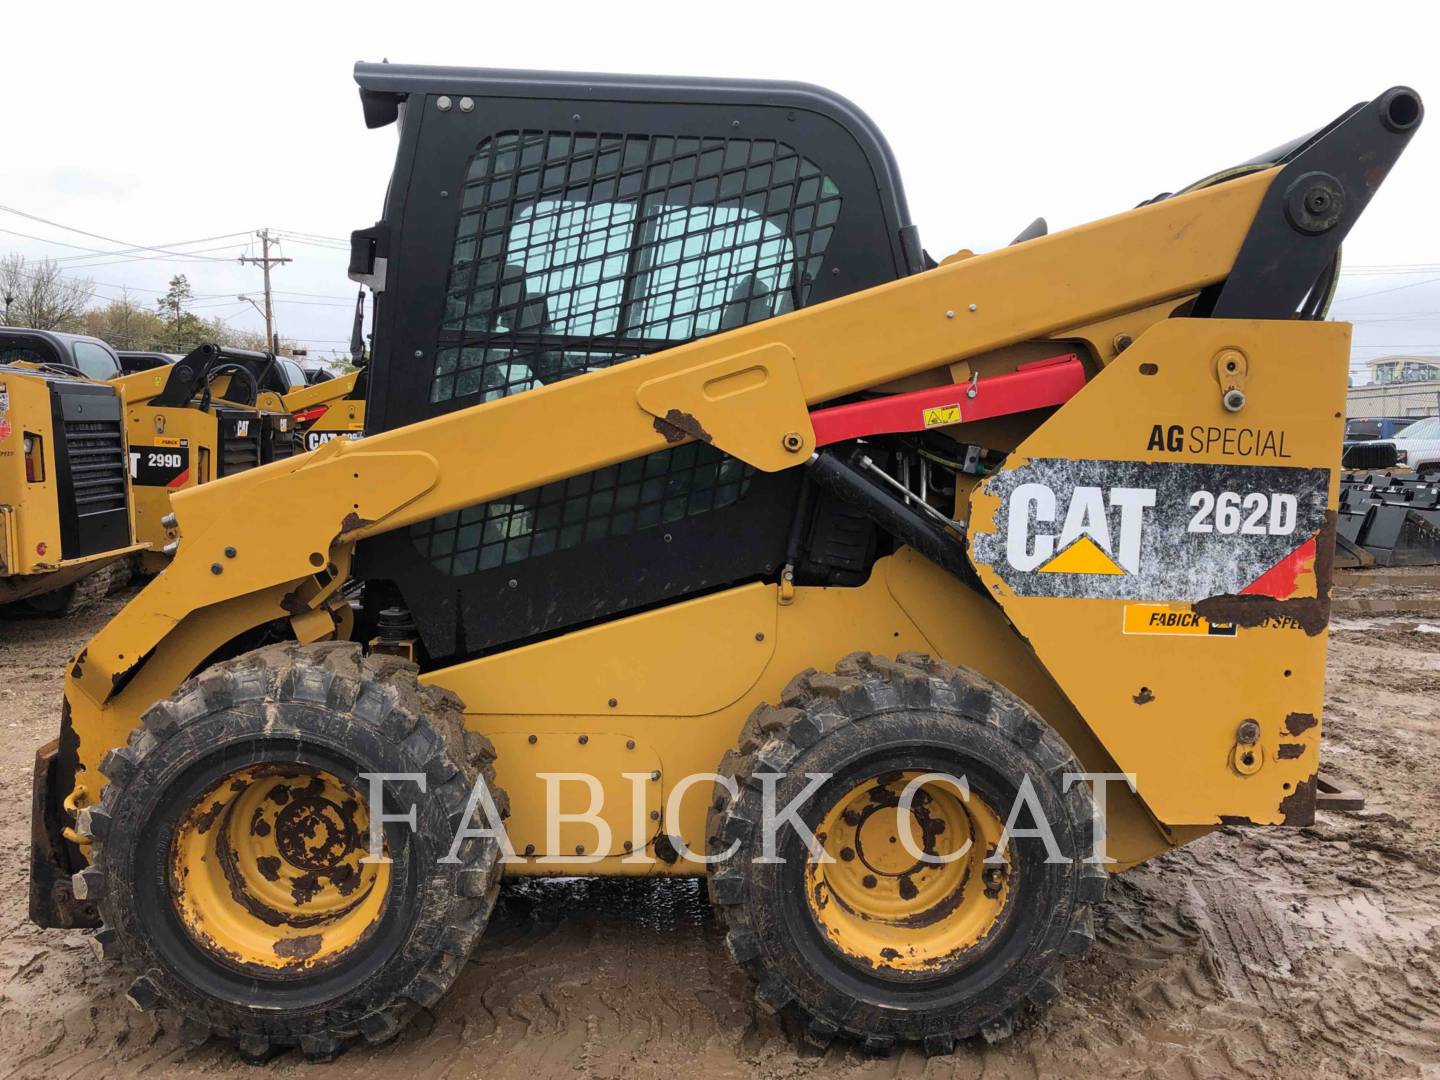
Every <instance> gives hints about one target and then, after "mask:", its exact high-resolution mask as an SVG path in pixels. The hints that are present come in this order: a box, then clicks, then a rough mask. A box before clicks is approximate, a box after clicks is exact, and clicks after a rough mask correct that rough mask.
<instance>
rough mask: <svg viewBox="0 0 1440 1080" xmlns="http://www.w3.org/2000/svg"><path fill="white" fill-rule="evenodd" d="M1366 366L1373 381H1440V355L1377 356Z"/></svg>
mask: <svg viewBox="0 0 1440 1080" xmlns="http://www.w3.org/2000/svg"><path fill="white" fill-rule="evenodd" d="M1365 366H1366V367H1368V368H1369V369H1370V381H1371V382H1372V383H1415V382H1437V381H1440V356H1377V357H1376V358H1375V359H1374V360H1371V361H1369V362H1368V363H1367V364H1366V365H1365Z"/></svg>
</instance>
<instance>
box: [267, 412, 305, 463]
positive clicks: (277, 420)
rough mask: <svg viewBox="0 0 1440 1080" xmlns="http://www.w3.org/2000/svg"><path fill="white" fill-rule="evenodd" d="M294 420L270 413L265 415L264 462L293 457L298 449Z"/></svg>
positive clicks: (297, 435) (297, 436)
mask: <svg viewBox="0 0 1440 1080" xmlns="http://www.w3.org/2000/svg"><path fill="white" fill-rule="evenodd" d="M294 424H295V422H294V421H293V420H291V419H290V417H288V416H278V415H276V414H275V413H270V414H268V415H266V417H265V462H266V464H269V463H270V462H272V461H284V460H285V459H286V458H290V457H294V456H295V453H296V451H297V450H299V449H300V447H299V445H298V440H299V438H300V436H299V434H298V433H297V432H296V431H295V429H294Z"/></svg>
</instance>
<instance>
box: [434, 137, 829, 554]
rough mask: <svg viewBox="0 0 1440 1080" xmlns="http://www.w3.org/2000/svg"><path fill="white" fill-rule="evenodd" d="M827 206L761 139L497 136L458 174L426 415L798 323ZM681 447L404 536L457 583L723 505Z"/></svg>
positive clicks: (714, 477)
mask: <svg viewBox="0 0 1440 1080" xmlns="http://www.w3.org/2000/svg"><path fill="white" fill-rule="evenodd" d="M839 214H840V192H839V190H838V189H837V188H836V186H835V184H834V183H833V182H832V181H831V180H830V179H829V178H828V177H826V176H824V175H823V174H822V173H821V172H820V170H819V169H818V168H817V167H816V166H815V165H814V164H813V163H812V162H810V161H809V160H807V159H806V158H804V157H801V156H800V155H799V154H797V153H796V152H795V151H794V150H793V149H792V148H790V147H789V146H786V145H785V144H784V143H780V142H776V141H774V140H766V139H720V138H716V139H708V138H705V139H702V138H681V137H671V136H637V135H627V136H621V135H604V134H574V133H571V132H547V131H510V132H504V133H501V134H499V135H495V136H493V137H491V138H487V139H485V140H484V141H483V142H481V143H480V145H479V146H478V147H477V148H476V150H475V153H474V155H473V156H472V157H471V159H470V161H469V162H468V164H467V168H466V176H465V183H464V191H463V197H462V201H461V214H460V222H459V225H458V227H457V230H456V236H455V246H454V251H453V254H452V258H451V264H450V275H449V281H448V284H447V290H446V300H445V312H444V317H443V322H442V325H441V328H440V334H439V343H438V347H437V349H436V353H435V369H434V373H433V378H432V381H431V384H430V399H431V401H432V402H435V403H440V402H448V401H452V400H455V399H457V398H466V397H472V396H476V395H479V396H480V399H481V400H485V401H489V400H493V399H495V398H498V397H503V396H505V395H507V394H512V393H519V392H521V391H524V390H529V389H531V388H533V387H536V386H539V385H541V384H543V383H548V382H553V381H555V380H558V379H563V378H567V377H569V376H572V375H578V374H581V373H583V372H585V371H590V370H594V369H596V368H603V367H608V366H610V365H611V364H614V363H619V362H622V361H624V360H628V359H632V358H634V357H636V356H640V355H643V354H645V353H650V352H656V351H658V350H660V349H665V348H668V347H670V346H672V345H675V344H678V343H680V342H683V341H690V340H693V339H695V338H698V337H703V336H705V335H707V334H713V333H718V332H720V331H722V330H729V329H732V328H734V327H737V326H742V325H745V324H746V323H751V322H757V321H759V320H761V319H767V318H769V317H771V316H772V315H779V314H782V313H784V312H787V311H791V310H793V309H795V308H797V307H801V306H803V305H804V304H805V302H806V300H807V299H808V295H809V290H810V286H811V283H812V282H813V281H814V280H815V278H816V277H818V276H819V274H820V270H821V265H822V262H823V257H824V252H825V248H826V246H827V244H828V243H829V241H830V238H831V235H832V234H833V232H834V227H835V223H836V221H837V220H838V218H839ZM751 475H752V470H750V469H749V468H748V467H747V466H745V465H743V464H742V463H740V462H738V461H735V460H734V459H732V458H728V457H726V456H725V455H723V454H721V453H720V452H719V451H716V450H714V449H713V448H711V447H708V446H698V445H690V446H684V447H678V448H675V449H671V450H664V451H660V452H658V453H655V454H651V455H649V456H648V457H645V458H640V459H637V460H634V461H629V462H626V463H624V464H622V465H619V466H615V467H613V468H611V469H602V470H600V471H599V472H597V473H594V474H590V475H587V476H580V477H574V478H572V479H570V480H568V481H565V482H563V483H560V484H552V485H550V486H548V487H545V488H542V489H538V490H534V491H528V492H524V493H521V494H518V495H514V496H511V497H510V498H509V499H507V500H505V501H503V502H494V503H490V504H488V505H482V506H475V507H471V508H469V509H467V510H463V511H460V512H458V513H455V514H447V515H444V516H442V517H439V518H436V519H434V520H432V521H428V522H423V523H421V524H419V525H416V526H414V527H413V528H412V530H411V535H412V538H413V540H414V543H415V545H416V547H417V549H418V550H419V551H420V553H421V554H422V555H423V556H425V557H426V558H428V559H429V560H431V562H432V563H433V565H434V566H435V567H436V568H437V569H439V570H441V571H443V572H445V573H449V574H456V575H459V574H468V573H473V572H476V571H479V570H488V569H492V568H494V567H496V566H500V565H503V564H507V563H513V562H516V561H519V560H521V559H525V558H529V557H530V556H533V555H543V554H548V553H550V552H552V551H560V550H565V549H567V548H571V547H574V546H576V545H578V544H580V543H583V542H585V541H588V540H599V539H603V538H607V537H611V536H624V535H627V534H629V533H631V532H633V531H635V530H637V529H644V528H649V527H652V526H656V525H660V524H663V523H665V522H673V521H676V520H679V519H680V518H683V517H689V516H693V515H696V514H702V513H705V512H707V511H709V510H712V509H717V508H719V507H723V506H726V505H729V504H731V503H733V502H735V501H736V500H737V499H739V498H740V497H741V496H743V494H744V493H745V491H746V490H747V488H748V486H749V477H750V476H751Z"/></svg>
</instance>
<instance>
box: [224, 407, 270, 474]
mask: <svg viewBox="0 0 1440 1080" xmlns="http://www.w3.org/2000/svg"><path fill="white" fill-rule="evenodd" d="M217 419H218V420H219V426H220V469H219V475H221V476H234V475H235V474H236V473H242V472H245V471H246V470H247V469H253V468H255V467H257V466H258V465H259V464H260V447H261V440H262V436H263V434H264V431H265V425H264V422H263V421H262V420H261V418H260V416H259V415H258V414H256V413H241V414H240V415H239V416H237V415H236V414H235V413H233V412H230V413H228V414H227V413H221V414H219V416H218V417H217Z"/></svg>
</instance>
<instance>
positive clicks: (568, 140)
mask: <svg viewBox="0 0 1440 1080" xmlns="http://www.w3.org/2000/svg"><path fill="white" fill-rule="evenodd" d="M357 79H358V81H359V83H360V87H361V100H362V103H363V106H364V113H365V119H366V122H367V124H368V125H369V126H371V127H379V126H383V125H386V124H389V123H392V122H395V121H396V120H397V119H399V120H401V121H402V122H401V124H400V128H399V150H398V154H397V158H396V166H395V172H394V175H393V177H392V180H391V183H390V187H389V192H388V195H387V197H386V201H385V206H384V213H383V217H382V218H381V220H380V222H379V223H378V224H377V225H376V226H374V227H373V228H370V229H365V230H362V231H360V232H358V233H356V234H355V236H354V239H353V250H352V255H351V263H352V265H351V272H352V276H354V277H355V278H357V279H359V280H362V281H363V282H365V283H368V284H369V285H370V286H371V287H372V288H373V289H374V291H375V292H376V295H377V316H376V325H375V336H374V356H373V360H372V362H371V366H370V368H369V376H368V377H369V394H368V401H367V413H366V437H365V438H364V439H363V440H360V441H351V440H343V439H341V440H335V441H332V442H329V443H327V444H326V445H324V446H322V447H320V448H319V449H317V450H315V451H313V452H311V453H308V454H301V455H298V456H296V457H295V458H293V459H291V460H288V461H282V462H277V463H275V464H272V465H269V466H266V467H263V468H259V469H255V470H252V471H250V472H248V473H245V474H243V475H240V476H236V477H232V478H225V479H220V480H218V481H216V482H214V483H211V484H207V485H204V486H202V487H198V488H194V489H190V490H186V491H181V492H177V493H176V494H175V496H174V500H173V507H174V513H175V515H176V517H177V519H178V523H177V528H178V531H179V535H180V542H179V548H178V551H177V553H176V555H175V558H174V560H173V561H172V563H171V564H170V565H169V567H167V568H166V569H165V570H164V572H163V573H161V574H160V575H159V576H158V577H157V578H156V579H155V580H154V581H153V582H151V583H150V584H149V585H148V586H147V587H146V588H145V589H144V591H143V592H141V593H140V594H139V595H138V596H137V597H136V598H135V599H134V600H132V601H131V602H130V604H129V605H128V606H127V607H125V608H124V610H122V611H121V612H120V613H119V614H118V615H116V616H115V618H114V619H113V620H112V621H111V622H110V623H109V624H108V625H107V626H106V627H105V628H104V629H103V630H102V631H100V633H99V634H97V635H96V637H95V638H94V639H93V640H92V641H91V642H90V643H89V644H88V645H86V646H85V648H83V649H82V650H81V651H80V652H79V654H78V655H77V656H76V657H75V658H74V661H73V663H72V665H71V667H70V669H69V671H68V674H67V679H66V685H65V708H64V715H63V717H62V720H61V733H60V738H59V741H58V748H57V749H56V750H55V751H54V753H53V754H52V755H50V759H49V760H48V761H46V760H42V762H41V763H40V764H41V768H40V770H39V772H38V777H39V781H38V783H37V790H36V797H35V807H36V811H35V812H36V815H37V817H36V822H35V836H36V842H35V843H36V849H35V853H34V860H33V865H34V883H33V893H32V905H33V911H34V915H35V917H36V918H37V919H38V920H40V921H42V922H45V923H47V924H51V925H85V924H87V923H88V924H90V925H98V926H99V929H98V930H97V931H96V933H95V937H94V941H95V945H96V949H97V952H98V953H99V954H100V955H101V956H103V957H106V958H109V957H112V956H113V957H115V958H117V960H118V962H120V963H123V964H124V965H126V966H127V967H128V968H129V970H130V972H131V973H132V976H133V983H132V984H131V989H130V991H129V994H130V998H131V1000H132V1001H133V1002H134V1003H135V1004H136V1005H137V1006H138V1007H140V1008H145V1009H148V1008H155V1007H160V1008H166V1009H170V1010H173V1011H174V1013H176V1014H178V1017H179V1026H180V1030H181V1032H182V1034H183V1035H184V1036H185V1037H186V1038H187V1039H193V1040H203V1039H206V1038H208V1037H210V1036H211V1035H220V1036H223V1037H227V1038H230V1039H233V1040H235V1042H236V1043H237V1044H238V1046H239V1048H240V1051H241V1053H242V1054H244V1055H245V1056H247V1057H249V1058H256V1059H261V1058H264V1057H266V1056H267V1055H269V1054H271V1053H273V1052H275V1051H277V1050H279V1049H282V1048H286V1047H292V1046H294V1047H299V1048H300V1050H301V1051H302V1052H304V1053H306V1054H309V1055H312V1056H318V1057H323V1056H328V1055H330V1054H333V1053H335V1052H337V1051H338V1050H339V1049H341V1048H342V1047H343V1046H344V1045H346V1044H347V1043H349V1042H351V1041H354V1040H360V1039H364V1040H371V1041H377V1040H383V1039H385V1038H387V1037H389V1036H390V1035H391V1034H393V1033H394V1032H395V1031H396V1030H397V1029H398V1027H399V1026H400V1025H401V1024H402V1023H403V1022H404V1021H405V1019H406V1017H407V1016H408V1015H409V1014H410V1013H411V1012H412V1011H413V1010H415V1009H417V1008H424V1007H428V1006H431V1005H433V1004H435V1002H436V1001H437V1000H438V999H439V998H440V997H441V996H442V995H443V994H444V993H445V991H446V990H447V988H448V987H449V986H450V985H451V983H452V982H453V981H454V980H455V978H456V976H457V975H458V974H459V972H460V971H461V969H462V967H463V966H464V963H465V959H466V957H467V956H468V955H469V954H470V952H471V951H472V949H474V948H475V947H476V945H477V943H480V944H479V947H480V948H484V945H483V942H480V938H481V934H482V931H483V930H484V926H485V922H486V918H487V916H488V915H489V913H490V909H491V905H492V903H493V901H494V898H495V895H496V891H497V889H498V888H499V886H500V879H501V877H502V875H504V874H513V875H534V874H572V875H573V874H586V875H600V874H608V875H692V876H698V875H705V876H706V877H707V878H708V887H709V895H710V899H711V900H712V902H713V904H714V906H715V909H716V911H717V914H718V918H719V921H720V923H721V924H722V926H723V928H724V931H725V940H726V943H727V945H728V947H729V950H730V952H731V953H732V954H733V956H734V958H735V961H736V962H737V963H739V964H741V965H742V966H743V967H744V968H746V969H747V970H748V971H749V972H750V973H751V974H752V975H753V977H754V983H755V993H756V998H757V1000H758V1002H759V1004H760V1006H762V1007H764V1008H765V1009H768V1010H773V1011H776V1012H779V1013H781V1014H783V1015H784V1016H785V1017H787V1018H788V1022H790V1023H791V1024H793V1030H795V1031H796V1032H797V1033H798V1034H800V1035H801V1036H803V1037H805V1038H808V1039H809V1040H812V1041H814V1042H817V1043H822V1044H823V1043H825V1042H828V1041H830V1040H832V1039H836V1038H840V1039H850V1040H856V1041H859V1042H860V1043H862V1044H863V1045H864V1046H865V1047H866V1048H868V1049H870V1050H872V1051H883V1050H884V1049H886V1048H887V1047H890V1046H893V1045H896V1044H898V1043H906V1042H909V1043H916V1044H920V1045H922V1046H923V1047H924V1048H925V1050H927V1051H929V1052H945V1051H947V1050H948V1049H950V1048H951V1047H952V1046H953V1045H954V1043H955V1040H956V1039H958V1038H963V1037H968V1036H971V1035H975V1034H984V1035H985V1036H987V1037H990V1038H998V1037H1002V1036H1003V1035H1005V1034H1006V1033H1007V1032H1008V1031H1010V1030H1011V1028H1012V1026H1013V1024H1014V1023H1015V1021H1016V1020H1017V1018H1019V1017H1021V1016H1022V1015H1023V1014H1024V1013H1025V1012H1026V1010H1028V1009H1033V1008H1038V1007H1043V1006H1044V1005H1046V1004H1047V1003H1048V1002H1050V1001H1051V1000H1052V999H1053V998H1054V997H1055V995H1056V994H1057V992H1058V989H1059V977H1060V968H1061V965H1062V963H1063V962H1064V960H1065V959H1066V958H1069V957H1077V956H1080V955H1081V954H1083V953H1084V952H1085V950H1086V948H1087V946H1088V945H1089V943H1090V940H1091V937H1092V930H1091V926H1092V912H1093V908H1094V905H1096V904H1098V903H1099V902H1100V901H1101V899H1102V897H1103V894H1104V892H1105V884H1106V880H1107V875H1108V874H1109V873H1112V872H1118V871H1121V870H1124V869H1125V868H1127V867H1130V866H1133V865H1135V864H1137V863H1139V862H1141V861H1143V860H1146V859H1149V858H1151V857H1153V856H1155V855H1157V854H1160V853H1162V852H1164V851H1167V850H1169V849H1172V848H1174V847H1175V846H1177V845H1179V844H1182V843H1185V842H1187V841H1189V840H1192V839H1194V838H1196V837H1198V836H1201V835H1203V834H1204V833H1206V832H1207V831H1209V830H1212V829H1214V828H1216V827H1217V826H1218V825H1220V824H1222V823H1245V824H1249V825H1254V826H1269V825H1303V824H1306V823H1308V822H1310V821H1311V820H1312V819H1313V816H1314V813H1315V810H1316V805H1317V798H1323V795H1318V794H1317V781H1316V773H1317V766H1318V763H1319V733H1320V726H1319V716H1320V711H1321V702H1322V685H1323V670H1324V661H1325V642H1326V625H1327V618H1328V592H1329V584H1330V582H1329V576H1330V565H1331V552H1332V548H1333V533H1334V521H1335V503H1336V467H1337V462H1338V461H1339V452H1340V443H1341V431H1342V425H1343V422H1344V421H1343V413H1344V408H1343V406H1344V395H1345V386H1346V370H1347V367H1348V353H1349V328H1348V327H1347V326H1344V325H1338V324H1334V323H1328V322H1325V321H1324V313H1325V310H1326V307H1327V305H1328V302H1329V298H1330V295H1331V293H1332V291H1333V289H1334V285H1335V281H1336V276H1337V267H1338V255H1339V245H1340V242H1341V239H1342V238H1343V237H1344V236H1345V234H1346V233H1347V232H1348V230H1349V229H1350V228H1351V226H1352V225H1353V224H1354V222H1355V221H1356V219H1357V218H1358V216H1359V215H1360V214H1361V212H1362V211H1363V210H1364V209H1365V206H1366V205H1367V203H1368V202H1369V200H1370V198H1371V197H1372V196H1373V195H1374V193H1375V191H1376V189H1377V187H1378V186H1379V184H1380V183H1381V181H1382V180H1383V178H1384V177H1385V175H1386V173H1387V172H1388V170H1389V169H1390V167H1391V166H1392V164H1393V163H1394V162H1395V160H1396V159H1397V157H1398V155H1399V154H1400V152H1401V151H1402V149H1403V148H1404V146H1405V145H1406V143H1407V142H1408V141H1409V139H1410V137H1411V136H1412V135H1413V134H1414V132H1415V130H1416V129H1417V127H1418V125H1419V123H1420V121H1421V114H1422V108H1421V104H1420V100H1419V98H1418V97H1417V96H1416V94H1415V93H1413V92H1412V91H1410V90H1408V89H1405V88H1397V89H1393V90H1390V91H1388V92H1386V93H1384V94H1382V95H1381V96H1380V97H1378V98H1376V99H1375V100H1373V101H1371V102H1368V103H1366V104H1362V105H1359V106H1356V107H1354V108H1353V109H1351V110H1349V111H1347V112H1346V113H1345V114H1344V115H1342V116H1341V117H1340V118H1339V119H1338V120H1336V121H1334V122H1333V123H1331V124H1329V125H1327V126H1326V127H1324V128H1323V129H1321V130H1319V131H1318V132H1316V133H1314V134H1312V135H1309V136H1306V137H1304V138H1301V139H1298V140H1296V141H1294V142H1292V143H1290V144H1288V145H1286V146H1283V147H1281V148H1279V149H1277V150H1275V151H1273V152H1271V153H1269V154H1266V155H1264V156H1262V157H1261V158H1258V159H1256V160H1255V161H1253V162H1251V163H1249V164H1247V165H1243V166H1240V167H1236V168H1232V169H1227V170H1226V171H1224V172H1222V173H1218V174H1216V175H1214V176H1212V177H1210V178H1209V179H1208V180H1205V181H1201V182H1199V183H1197V184H1195V185H1193V186H1191V187H1189V188H1187V189H1185V190H1183V191H1180V192H1178V193H1176V194H1173V195H1165V196H1162V197H1158V198H1155V199H1152V200H1150V201H1148V202H1146V203H1144V204H1143V205H1141V206H1139V207H1138V208H1136V209H1133V210H1130V211H1127V212H1124V213H1121V214H1118V215H1117V216H1114V217H1111V218H1107V219H1104V220H1101V221H1097V222H1095V223H1093V224H1089V225H1084V226H1081V227H1078V228H1073V229H1069V230H1066V231H1063V232H1058V233H1055V234H1053V235H1044V230H1043V229H1042V228H1040V227H1038V225H1037V226H1036V227H1032V228H1030V229H1027V230H1026V232H1025V234H1023V235H1022V237H1021V238H1020V239H1018V240H1017V242H1016V243H1014V244H1013V245H1011V246H1009V247H1006V248H1004V249H1002V250H998V251H994V252H991V253H988V254H982V255H970V254H969V253H968V252H967V253H962V254H961V255H958V256H952V257H951V258H948V259H946V260H944V261H943V262H942V263H940V264H939V265H936V264H935V263H934V262H932V261H931V260H930V259H929V258H928V257H927V256H926V255H925V254H924V253H923V251H922V249H921V247H920V245H919V241H918V238H917V235H916V231H915V228H914V227H913V226H912V225H911V223H910V221H909V218H908V216H907V212H906V207H905V200H904V196H903V194H902V191H901V186H900V179H899V176H898V174H897V171H896V167H895V164H894V162H893V160H892V158H891V156H890V153H889V151H888V150H887V148H886V146H885V144H884V142H883V140H882V138H881V136H880V134H879V132H878V131H876V130H875V128H874V127H873V126H872V125H871V124H870V123H869V122H868V121H867V120H866V118H865V117H864V116H863V115H862V114H861V113H860V112H859V111H858V110H856V109H855V108H854V107H853V106H851V105H850V104H848V103H846V102H845V101H843V100H841V99H839V98H836V97H834V96H832V95H830V94H828V93H826V92H824V91H821V90H817V89H814V88H810V87H805V86H799V85H790V84H773V83H751V82H729V81H715V80H694V79H658V78H650V77H610V76H594V75H584V76H570V75H545V74H536V73H510V72H497V71H483V70H468V69H451V68H413V67H404V66H399V65H393V64H385V65H361V66H360V67H359V68H358V69H357ZM347 583H355V584H352V585H347ZM357 585H358V587H359V588H358V590H357V588H356V586H357ZM342 586H346V588H345V591H344V593H343V594H342V591H341V590H342ZM357 596H358V598H357ZM1117 777H1119V779H1117ZM507 808H508V814H509V816H508V819H507V820H506V821H505V829H504V832H503V833H502V832H501V831H500V830H498V829H497V828H496V827H495V826H496V822H497V819H498V817H499V816H500V815H501V814H503V813H504V812H505V811H506V810H507ZM1102 811H1103V813H1102ZM372 832H373V833H374V837H373V838H372V836H371V833H372ZM372 853H373V854H372ZM701 859H706V860H710V861H708V862H701V861H700V860H701ZM72 874H73V878H72V876H71V875H72ZM581 962H583V960H582V961H581Z"/></svg>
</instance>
